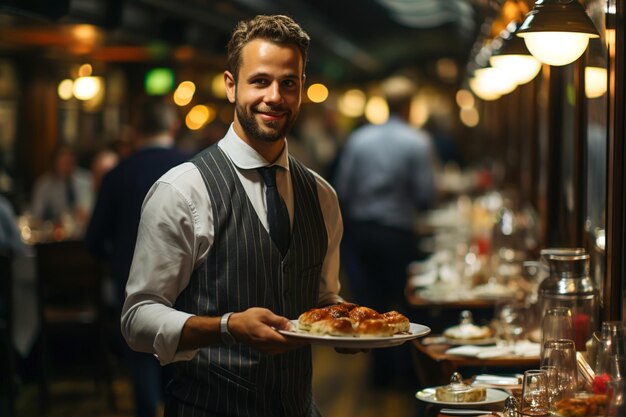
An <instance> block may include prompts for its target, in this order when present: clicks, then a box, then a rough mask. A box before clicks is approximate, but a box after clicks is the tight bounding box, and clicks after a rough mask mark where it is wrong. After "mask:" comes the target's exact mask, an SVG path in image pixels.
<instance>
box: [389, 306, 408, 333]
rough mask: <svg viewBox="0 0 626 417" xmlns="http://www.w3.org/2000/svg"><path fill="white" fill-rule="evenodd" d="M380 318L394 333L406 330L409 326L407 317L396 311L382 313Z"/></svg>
mask: <svg viewBox="0 0 626 417" xmlns="http://www.w3.org/2000/svg"><path fill="white" fill-rule="evenodd" d="M382 318H383V320H385V321H386V322H387V324H388V325H390V326H391V327H392V328H393V329H394V333H404V332H408V331H409V329H410V327H411V323H410V322H409V319H408V318H407V317H406V316H405V315H404V314H400V313H398V312H397V311H388V312H386V313H383V314H382Z"/></svg>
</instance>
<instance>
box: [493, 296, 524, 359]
mask: <svg viewBox="0 0 626 417" xmlns="http://www.w3.org/2000/svg"><path fill="white" fill-rule="evenodd" d="M495 322H496V326H497V337H498V339H499V341H500V343H501V344H504V346H507V347H508V349H509V351H510V352H511V353H514V352H515V346H516V345H517V342H518V341H519V340H520V339H521V338H522V337H523V335H524V333H525V331H526V306H525V305H524V304H523V303H521V302H518V301H511V300H509V301H507V302H504V303H499V304H497V305H496V309H495ZM502 342H503V343H502Z"/></svg>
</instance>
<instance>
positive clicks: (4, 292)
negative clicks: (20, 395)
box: [0, 252, 17, 417]
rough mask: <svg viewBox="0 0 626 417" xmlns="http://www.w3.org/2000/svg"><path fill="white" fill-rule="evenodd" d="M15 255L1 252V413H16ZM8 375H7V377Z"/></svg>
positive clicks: (8, 416)
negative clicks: (14, 343)
mask: <svg viewBox="0 0 626 417" xmlns="http://www.w3.org/2000/svg"><path fill="white" fill-rule="evenodd" d="M12 262H13V257H12V256H11V253H9V252H0V375H4V376H3V377H2V378H0V381H1V382H0V415H3V416H7V417H13V416H14V415H15V397H16V395H17V387H16V383H15V378H16V375H15V372H16V369H15V350H14V347H13V268H12ZM5 376H6V377H5Z"/></svg>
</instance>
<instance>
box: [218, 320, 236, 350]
mask: <svg viewBox="0 0 626 417" xmlns="http://www.w3.org/2000/svg"><path fill="white" fill-rule="evenodd" d="M231 314H233V313H232V312H230V313H226V314H224V315H223V316H222V318H221V319H220V338H221V339H222V342H223V343H224V344H226V345H234V344H235V343H237V340H235V338H234V336H233V335H232V334H231V333H230V332H229V331H228V319H229V318H230V315H231Z"/></svg>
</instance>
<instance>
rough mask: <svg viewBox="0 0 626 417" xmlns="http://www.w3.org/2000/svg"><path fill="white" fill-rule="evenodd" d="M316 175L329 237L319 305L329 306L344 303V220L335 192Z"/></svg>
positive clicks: (322, 272)
mask: <svg viewBox="0 0 626 417" xmlns="http://www.w3.org/2000/svg"><path fill="white" fill-rule="evenodd" d="M311 172H313V171H311ZM314 175H315V176H316V179H317V193H318V198H319V202H320V208H321V210H322V213H323V215H324V223H325V225H326V233H327V235H328V248H327V250H326V257H325V258H324V263H323V264H322V271H321V282H320V292H319V297H318V305H327V304H333V303H337V302H340V301H342V298H341V297H340V296H339V292H340V291H341V283H340V282H339V261H340V257H339V246H340V243H341V237H342V235H343V220H342V218H341V211H340V210H339V203H338V201H337V194H336V193H335V190H334V189H333V188H332V187H331V186H330V184H328V182H326V181H325V180H324V179H323V178H322V177H320V176H319V175H317V174H315V173H314Z"/></svg>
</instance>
